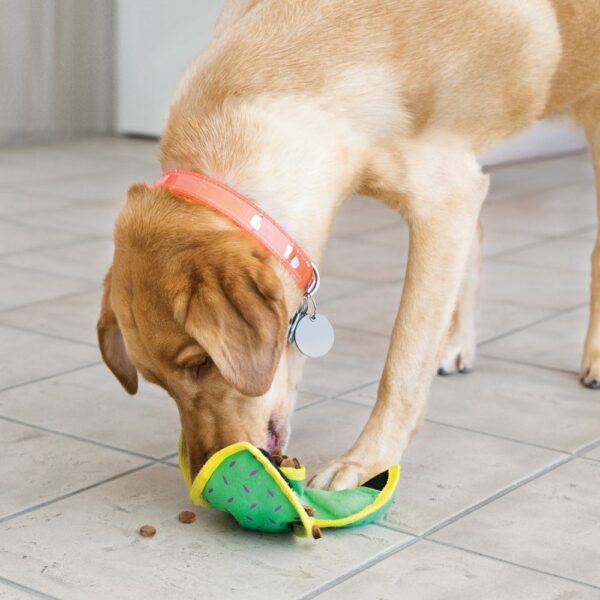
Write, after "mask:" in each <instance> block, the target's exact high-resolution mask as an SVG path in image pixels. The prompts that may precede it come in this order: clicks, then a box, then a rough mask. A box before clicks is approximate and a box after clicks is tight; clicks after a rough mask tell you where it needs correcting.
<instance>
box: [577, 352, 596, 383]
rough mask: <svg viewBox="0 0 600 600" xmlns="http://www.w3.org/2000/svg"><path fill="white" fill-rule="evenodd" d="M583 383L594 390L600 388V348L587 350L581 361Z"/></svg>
mask: <svg viewBox="0 0 600 600" xmlns="http://www.w3.org/2000/svg"><path fill="white" fill-rule="evenodd" d="M581 383H583V385H585V386H586V387H589V388H591V389H593V390H597V389H600V350H586V351H585V353H584V356H583V362H582V363H581Z"/></svg>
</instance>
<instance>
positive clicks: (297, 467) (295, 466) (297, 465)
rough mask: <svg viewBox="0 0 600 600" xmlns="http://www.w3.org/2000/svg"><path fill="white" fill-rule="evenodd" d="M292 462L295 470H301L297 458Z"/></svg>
mask: <svg viewBox="0 0 600 600" xmlns="http://www.w3.org/2000/svg"><path fill="white" fill-rule="evenodd" d="M292 460H293V461H294V468H295V469H299V468H300V467H301V466H302V465H301V464H300V461H299V460H298V459H297V458H292Z"/></svg>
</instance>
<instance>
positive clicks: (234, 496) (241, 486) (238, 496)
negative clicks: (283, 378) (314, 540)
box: [179, 436, 400, 537]
mask: <svg viewBox="0 0 600 600" xmlns="http://www.w3.org/2000/svg"><path fill="white" fill-rule="evenodd" d="M188 465H189V463H188V457H187V451H186V448H185V444H184V443H183V436H181V437H180V439H179V468H180V470H181V473H182V475H183V478H184V480H185V483H186V485H187V487H188V489H189V491H190V499H191V500H192V502H193V503H194V504H195V505H197V506H201V507H203V508H209V507H213V508H216V509H218V510H223V511H226V512H228V513H230V514H231V515H232V516H233V517H234V519H235V520H236V521H237V522H238V523H239V524H240V525H241V526H242V527H245V528H247V529H254V530H257V531H263V532H270V533H279V532H283V531H290V530H293V532H294V533H295V534H296V535H298V536H301V537H306V536H308V535H311V534H312V535H313V536H314V537H320V534H319V532H320V530H321V529H323V528H327V527H357V526H358V525H365V524H367V523H372V522H373V521H375V520H376V519H377V518H379V517H380V516H381V515H382V514H383V513H384V512H385V511H386V509H387V508H388V506H389V505H390V503H391V502H392V500H393V498H394V493H395V491H396V486H397V484H398V479H399V477H400V465H395V466H393V467H391V468H390V469H388V470H387V471H385V472H383V473H381V474H380V475H377V476H376V477H374V478H373V479H371V480H369V481H367V482H366V483H364V484H363V485H361V486H360V487H357V488H354V489H351V490H341V491H327V490H315V489H311V488H305V479H306V470H305V468H304V467H303V466H300V467H299V468H295V467H278V466H277V464H276V462H275V461H274V460H273V458H272V457H271V455H270V454H269V453H268V452H266V451H265V450H260V449H258V448H256V447H254V446H253V445H252V444H249V443H246V442H241V443H238V444H233V445H231V446H228V447H227V448H223V449H222V450H220V451H219V452H217V453H216V454H214V455H213V456H212V457H211V458H210V459H209V460H208V461H207V462H206V464H205V465H204V466H203V467H202V469H201V471H200V472H199V473H198V475H197V476H196V478H195V479H194V481H191V479H190V474H189V468H188Z"/></svg>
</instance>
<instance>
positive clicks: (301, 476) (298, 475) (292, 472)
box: [279, 466, 306, 481]
mask: <svg viewBox="0 0 600 600" xmlns="http://www.w3.org/2000/svg"><path fill="white" fill-rule="evenodd" d="M279 468H280V469H281V472H282V473H283V474H284V475H285V476H286V477H287V478H288V479H289V480H290V481H304V480H305V479H306V469H305V468H304V466H302V467H300V468H299V469H295V468H294V467H279Z"/></svg>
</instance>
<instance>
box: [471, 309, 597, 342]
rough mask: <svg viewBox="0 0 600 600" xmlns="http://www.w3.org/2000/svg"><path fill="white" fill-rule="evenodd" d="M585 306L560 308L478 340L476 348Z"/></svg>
mask: <svg viewBox="0 0 600 600" xmlns="http://www.w3.org/2000/svg"><path fill="white" fill-rule="evenodd" d="M586 306H589V302H582V303H580V304H575V305H573V306H570V307H568V308H561V309H559V310H557V311H556V312H552V313H551V314H549V315H545V316H543V317H540V318H539V319H536V320H534V321H531V322H530V323H527V324H525V325H521V326H519V327H515V328H514V329H509V330H508V331H505V332H503V333H499V334H498V335H494V336H492V337H489V338H484V339H483V340H480V341H479V342H477V348H481V347H482V346H485V345H487V344H491V343H492V342H495V341H497V340H500V339H502V338H505V337H507V336H509V335H513V334H515V333H520V332H521V331H524V330H525V329H529V328H530V327H534V326H536V325H540V324H541V323H545V322H546V321H551V320H552V319H555V318H557V317H561V316H563V315H567V314H569V313H571V312H575V311H576V310H579V309H581V308H585V307H586Z"/></svg>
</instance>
